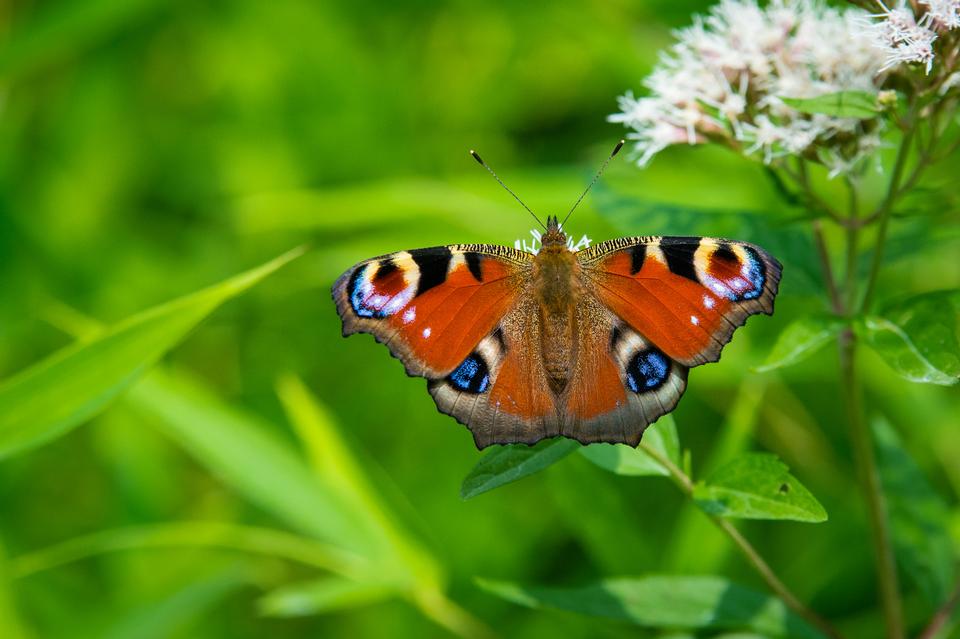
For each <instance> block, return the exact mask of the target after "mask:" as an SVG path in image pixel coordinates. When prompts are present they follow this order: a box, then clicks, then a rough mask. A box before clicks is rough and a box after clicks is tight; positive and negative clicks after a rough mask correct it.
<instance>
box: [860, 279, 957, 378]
mask: <svg viewBox="0 0 960 639" xmlns="http://www.w3.org/2000/svg"><path fill="white" fill-rule="evenodd" d="M861 331H862V332H863V336H864V338H865V340H866V342H867V343H868V344H869V345H870V346H871V347H872V348H873V350H875V351H876V352H877V353H878V354H879V355H880V356H881V357H882V358H883V359H884V361H886V362H887V364H889V365H890V367H891V368H893V370H895V371H896V372H897V373H898V374H900V376H902V377H904V378H906V379H908V380H910V381H913V382H924V383H927V384H940V385H943V386H950V385H953V384H956V383H957V381H958V380H960V291H942V292H937V293H927V294H925V295H920V296H917V297H913V298H910V299H907V300H904V301H902V302H898V303H896V304H893V305H891V306H888V307H886V308H885V309H884V310H883V311H882V313H881V316H873V317H867V318H865V319H864V321H863V325H862V327H861Z"/></svg>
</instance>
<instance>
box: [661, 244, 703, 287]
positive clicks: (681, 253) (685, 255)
mask: <svg viewBox="0 0 960 639" xmlns="http://www.w3.org/2000/svg"><path fill="white" fill-rule="evenodd" d="M699 246H700V238H698V237H663V238H660V249H661V250H662V251H663V255H664V257H666V258H667V268H669V269H670V272H671V273H673V274H675V275H680V276H681V277H685V278H687V279H688V280H693V281H694V282H699V281H700V280H698V279H697V270H696V268H695V267H694V265H693V255H694V253H696V252H697V248H698V247H699Z"/></svg>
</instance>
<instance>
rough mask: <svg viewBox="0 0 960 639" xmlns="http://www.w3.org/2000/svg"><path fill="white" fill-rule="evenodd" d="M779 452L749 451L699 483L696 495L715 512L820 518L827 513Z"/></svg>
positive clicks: (750, 516)
mask: <svg viewBox="0 0 960 639" xmlns="http://www.w3.org/2000/svg"><path fill="white" fill-rule="evenodd" d="M788 470H789V469H788V468H787V465H786V464H784V463H783V462H782V461H780V460H779V459H778V458H777V456H776V455H771V454H769V453H746V454H744V455H741V456H739V457H737V458H735V459H734V460H733V461H731V462H729V463H727V464H725V465H723V466H721V467H720V468H718V469H717V470H716V471H714V472H713V473H711V474H710V476H709V477H708V478H707V480H706V481H705V482H701V483H699V484H697V486H696V488H695V489H694V492H693V498H694V500H695V501H696V503H697V505H698V506H700V508H702V509H703V510H704V511H706V512H708V513H710V514H712V515H720V516H721V517H734V518H742V519H791V520H794V521H809V522H821V521H826V520H827V513H826V511H825V510H824V509H823V506H821V505H820V502H818V501H817V500H816V498H815V497H814V496H813V495H811V494H810V491H808V490H807V489H806V488H805V487H804V486H803V484H801V483H800V482H799V481H797V479H796V478H795V477H794V476H793V475H791V474H790V473H789V472H787V471H788Z"/></svg>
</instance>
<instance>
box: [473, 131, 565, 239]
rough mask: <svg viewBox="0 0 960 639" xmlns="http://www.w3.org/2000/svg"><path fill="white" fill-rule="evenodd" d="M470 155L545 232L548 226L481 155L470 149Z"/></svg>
mask: <svg viewBox="0 0 960 639" xmlns="http://www.w3.org/2000/svg"><path fill="white" fill-rule="evenodd" d="M470 155H472V156H473V159H474V160H476V161H477V162H479V163H480V166H482V167H483V168H485V169H486V170H488V171H490V175H492V176H493V179H495V180H496V181H497V182H499V183H500V186H502V187H503V188H504V189H506V191H507V193H509V194H510V195H512V196H513V199H515V200H516V201H517V202H519V203H520V206H522V207H523V208H525V209H527V213H529V214H530V215H532V216H533V219H535V220H536V221H537V224H539V225H540V226H542V227H543V228H544V230H546V228H547V225H546V224H544V223H543V222H541V221H540V218H539V217H537V214H536V213H534V212H533V211H531V210H530V207H529V206H527V205H526V204H524V203H523V200H521V199H520V198H519V197H517V194H516V193H514V192H513V191H511V190H510V187H508V186H507V185H506V184H504V183H503V180H501V179H500V178H499V177H497V174H496V173H494V172H493V169H491V168H490V167H489V166H487V163H486V162H484V161H483V159H482V158H481V157H480V155H479V154H478V153H477V152H476V151H474V150H473V149H470Z"/></svg>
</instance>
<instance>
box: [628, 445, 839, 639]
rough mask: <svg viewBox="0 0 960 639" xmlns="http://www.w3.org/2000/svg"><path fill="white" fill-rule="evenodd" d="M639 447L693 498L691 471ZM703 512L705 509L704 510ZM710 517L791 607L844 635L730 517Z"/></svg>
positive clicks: (833, 637) (829, 633)
mask: <svg viewBox="0 0 960 639" xmlns="http://www.w3.org/2000/svg"><path fill="white" fill-rule="evenodd" d="M639 448H640V449H641V450H643V452H645V453H646V454H648V455H650V457H652V458H653V459H655V460H656V461H657V462H658V463H659V464H660V465H661V466H663V467H664V468H666V469H667V472H669V473H670V479H672V480H673V483H675V484H676V485H677V487H678V488H679V489H680V491H681V492H682V493H683V494H684V495H686V496H687V497H689V498H691V499H692V498H693V489H694V484H693V480H692V479H691V478H690V476H689V475H687V474H686V473H685V472H683V470H681V469H680V468H679V467H678V466H677V465H676V464H674V463H673V462H672V461H671V460H670V459H669V458H667V457H666V456H665V455H663V454H662V453H660V451H658V450H656V449H654V448H652V447H651V446H649V445H648V444H645V443H644V442H642V441H641V442H640V445H639ZM701 512H703V511H701ZM704 515H706V516H707V517H708V518H709V519H710V521H712V522H713V524H714V525H715V526H716V527H717V528H719V529H720V530H722V531H723V532H724V533H725V534H726V535H727V536H728V537H730V539H731V540H733V543H734V544H735V545H736V546H737V548H739V549H740V552H742V553H743V556H744V557H746V559H747V561H748V562H749V563H750V565H751V566H753V568H754V570H756V571H757V573H759V575H760V577H761V578H762V579H763V580H764V582H766V584H767V586H768V587H769V588H770V590H772V591H773V593H774V594H776V595H777V596H778V597H779V598H780V599H781V600H782V601H783V602H784V603H785V604H786V605H787V606H788V607H789V608H790V609H791V610H793V611H794V612H795V613H797V614H798V615H800V616H801V617H803V618H804V619H806V620H807V621H808V622H810V623H811V624H812V625H813V626H815V627H816V628H817V629H819V630H820V632H822V633H823V634H825V635H826V636H827V637H830V638H831V639H841V635H840V633H839V632H837V630H836V629H835V628H834V627H833V626H832V625H831V624H830V622H828V621H827V620H826V619H824V618H823V617H821V616H820V615H818V614H817V613H816V612H814V611H813V610H811V609H810V608H808V607H806V606H805V605H804V604H803V603H802V602H801V601H800V600H799V599H798V598H797V596H796V595H794V594H793V592H792V591H791V590H790V589H789V588H787V586H786V584H784V583H783V582H782V581H780V578H779V577H777V575H776V573H775V572H774V571H773V568H771V567H770V564H768V563H767V562H766V561H765V560H764V559H763V557H761V556H760V553H759V552H757V549H756V548H754V547H753V544H751V543H750V542H749V541H748V540H747V538H746V537H744V536H743V534H741V532H740V531H739V530H737V528H736V527H735V526H734V525H733V524H731V523H730V522H729V521H728V520H726V519H723V518H722V517H718V516H717V515H711V514H710V513H707V512H704Z"/></svg>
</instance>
